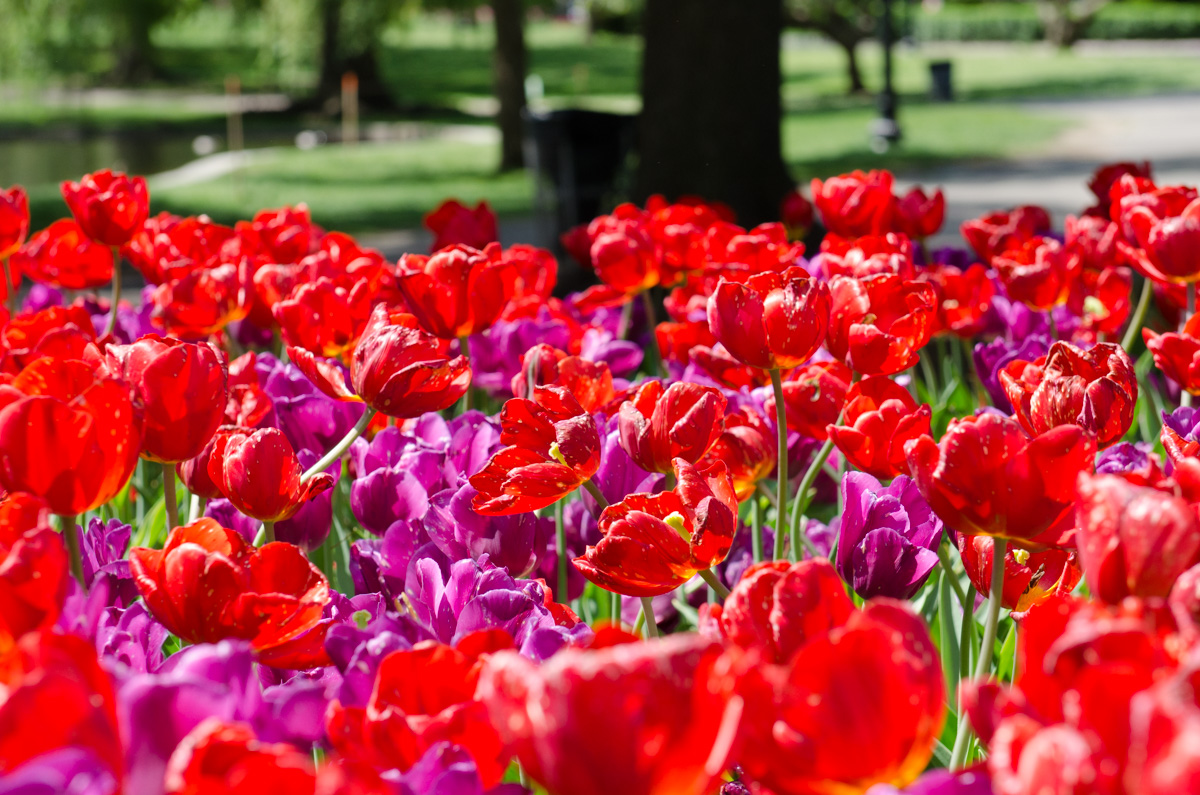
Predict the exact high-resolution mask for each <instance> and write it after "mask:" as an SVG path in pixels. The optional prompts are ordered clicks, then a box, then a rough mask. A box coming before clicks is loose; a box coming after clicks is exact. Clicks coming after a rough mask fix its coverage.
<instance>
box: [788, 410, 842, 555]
mask: <svg viewBox="0 0 1200 795" xmlns="http://www.w3.org/2000/svg"><path fill="white" fill-rule="evenodd" d="M838 422H841V419H840V418H839V419H838ZM832 452H833V437H832V436H830V437H829V438H828V439H826V440H825V444H823V445H821V449H820V450H818V451H817V457H816V458H814V459H813V460H812V463H810V464H809V465H808V471H806V472H805V473H804V477H803V478H802V479H801V481H800V488H799V489H798V490H797V491H796V506H795V513H794V514H792V528H791V529H792V554H793V555H795V556H796V560H799V559H800V557H799V555H800V552H799V549H800V545H801V544H803V545H804V548H805V549H806V550H808V554H810V555H812V556H813V557H814V558H815V557H818V555H819V553H818V552H817V548H816V547H814V546H813V543H812V541H810V540H809V538H808V535H807V534H805V533H802V532H800V517H801V516H803V515H804V514H805V512H807V511H808V501H809V496H808V492H809V491H810V490H811V489H812V487H813V483H815V482H816V480H817V475H818V474H819V473H820V471H821V467H823V466H825V461H826V460H828V458H829V454H830V453H832ZM776 543H777V544H778V539H776Z"/></svg>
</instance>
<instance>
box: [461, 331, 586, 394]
mask: <svg viewBox="0 0 1200 795" xmlns="http://www.w3.org/2000/svg"><path fill="white" fill-rule="evenodd" d="M539 342H544V343H546V344H547V345H553V346H554V347H555V348H558V349H560V350H565V349H566V348H568V347H570V345H571V332H570V329H568V328H567V324H566V323H564V322H563V321H561V320H554V319H550V317H549V316H548V315H547V314H545V313H542V314H541V316H539V317H538V318H536V319H528V318H526V319H521V320H500V321H497V322H496V323H493V324H492V327H491V328H489V329H488V330H487V331H486V332H484V333H483V334H476V335H474V336H472V337H471V373H472V377H471V383H472V385H473V386H475V387H477V388H479V389H483V390H484V391H485V392H487V393H488V394H489V395H492V396H494V397H498V398H509V397H512V387H511V384H512V380H513V376H515V375H516V374H517V372H518V371H519V370H520V368H521V355H522V354H524V353H525V351H527V350H529V349H530V348H532V347H533V346H534V345H537V344H538V343H539Z"/></svg>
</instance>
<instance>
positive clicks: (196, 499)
mask: <svg viewBox="0 0 1200 795" xmlns="http://www.w3.org/2000/svg"><path fill="white" fill-rule="evenodd" d="M205 502H206V501H205V499H204V498H203V497H201V496H200V495H199V494H193V495H192V504H191V508H190V509H189V510H188V524H191V523H192V522H194V521H196V520H197V519H199V518H200V517H201V515H203V513H204V503H205Z"/></svg>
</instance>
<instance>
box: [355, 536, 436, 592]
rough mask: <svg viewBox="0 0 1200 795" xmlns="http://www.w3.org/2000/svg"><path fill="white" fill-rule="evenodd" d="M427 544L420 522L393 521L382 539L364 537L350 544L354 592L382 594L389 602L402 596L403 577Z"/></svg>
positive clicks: (427, 538)
mask: <svg viewBox="0 0 1200 795" xmlns="http://www.w3.org/2000/svg"><path fill="white" fill-rule="evenodd" d="M428 543H429V535H428V534H427V533H426V532H425V530H424V528H423V527H422V525H421V524H419V523H410V522H406V521H398V522H393V523H392V524H391V526H390V527H388V529H387V531H386V532H385V533H384V534H383V538H364V539H359V540H358V541H355V542H354V543H353V544H351V545H350V574H351V577H352V578H353V579H354V590H355V592H357V593H360V594H363V593H382V594H383V595H384V596H386V597H387V598H388V599H389V600H395V599H398V598H399V597H400V596H401V594H403V593H404V578H405V576H406V575H407V573H408V566H409V563H410V562H411V561H412V559H413V557H414V556H415V555H416V554H417V550H418V549H420V548H422V547H423V546H425V545H426V544H428Z"/></svg>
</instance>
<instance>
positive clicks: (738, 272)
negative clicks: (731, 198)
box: [703, 223, 804, 289]
mask: <svg viewBox="0 0 1200 795" xmlns="http://www.w3.org/2000/svg"><path fill="white" fill-rule="evenodd" d="M788 234H789V232H788V229H787V228H786V227H784V225H783V224H759V225H758V226H756V227H754V228H753V229H749V230H746V229H743V228H742V227H740V226H738V225H737V224H731V223H716V224H713V225H712V226H711V227H709V229H708V232H707V233H706V234H705V236H704V250H705V255H704V259H705V262H704V267H703V269H704V271H705V272H706V273H708V274H709V275H710V276H713V275H716V276H720V275H724V276H725V277H726V278H728V279H729V280H730V281H739V282H740V281H745V279H746V278H748V277H750V276H752V275H754V274H756V273H763V272H765V271H775V272H778V273H782V272H784V271H786V270H787V269H788V268H791V267H793V266H795V265H799V264H800V262H801V257H803V256H804V244H803V243H792V242H789V240H788ZM710 289H711V288H710Z"/></svg>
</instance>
